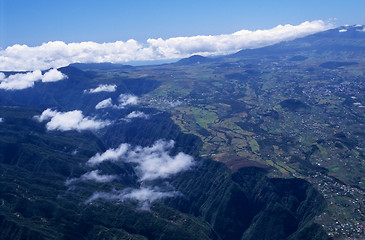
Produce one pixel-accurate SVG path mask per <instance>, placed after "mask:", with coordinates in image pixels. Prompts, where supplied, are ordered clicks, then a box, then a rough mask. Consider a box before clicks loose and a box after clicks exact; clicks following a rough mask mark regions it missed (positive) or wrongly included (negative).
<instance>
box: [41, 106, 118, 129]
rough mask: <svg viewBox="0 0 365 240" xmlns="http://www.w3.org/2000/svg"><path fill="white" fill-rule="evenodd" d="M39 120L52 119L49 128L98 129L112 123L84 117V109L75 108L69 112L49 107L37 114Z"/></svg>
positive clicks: (47, 125)
mask: <svg viewBox="0 0 365 240" xmlns="http://www.w3.org/2000/svg"><path fill="white" fill-rule="evenodd" d="M35 119H37V120H38V121H39V122H43V121H47V120H50V121H49V122H48V123H47V124H46V127H47V130H59V131H70V130H77V131H82V130H97V129H100V128H103V127H105V126H107V125H110V124H111V123H110V122H109V121H101V120H96V119H95V118H90V117H84V115H83V114H82V111H79V110H74V111H69V112H57V111H55V110H51V109H47V110H45V111H43V113H42V114H41V115H40V116H35Z"/></svg>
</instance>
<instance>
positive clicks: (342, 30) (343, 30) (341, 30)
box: [338, 29, 347, 33]
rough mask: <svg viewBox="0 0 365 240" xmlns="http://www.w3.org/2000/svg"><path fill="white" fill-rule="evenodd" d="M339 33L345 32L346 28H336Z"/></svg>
mask: <svg viewBox="0 0 365 240" xmlns="http://www.w3.org/2000/svg"><path fill="white" fill-rule="evenodd" d="M338 31H339V32H340V33H342V32H347V29H340V30H338Z"/></svg>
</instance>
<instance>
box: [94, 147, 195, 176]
mask: <svg viewBox="0 0 365 240" xmlns="http://www.w3.org/2000/svg"><path fill="white" fill-rule="evenodd" d="M173 147H174V141H172V140H171V141H164V140H158V141H156V142H155V143H154V144H153V145H152V146H149V147H140V146H137V147H135V148H132V147H131V146H130V145H129V144H127V143H122V144H121V145H119V147H118V148H116V149H108V150H107V151H105V152H104V153H101V154H100V153H97V154H96V155H94V156H93V157H92V158H90V159H89V160H88V162H87V165H89V166H95V165H98V164H100V163H102V162H104V161H112V162H116V161H124V162H130V163H136V164H137V166H136V168H135V169H136V172H137V175H138V176H139V179H140V181H145V180H154V179H161V178H168V177H170V176H172V175H175V174H177V173H179V172H181V171H185V170H188V169H190V168H191V167H192V166H193V165H194V159H193V157H192V156H190V155H188V154H185V153H183V152H179V153H178V154H177V155H176V156H170V151H171V149H172V148H173Z"/></svg>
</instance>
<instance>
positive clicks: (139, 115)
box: [125, 111, 149, 119]
mask: <svg viewBox="0 0 365 240" xmlns="http://www.w3.org/2000/svg"><path fill="white" fill-rule="evenodd" d="M125 118H126V119H133V118H144V119H148V118H149V115H148V114H145V113H144V112H141V111H133V112H131V113H129V114H128V115H127V116H126V117H125Z"/></svg>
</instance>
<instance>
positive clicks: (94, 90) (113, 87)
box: [84, 84, 117, 93]
mask: <svg viewBox="0 0 365 240" xmlns="http://www.w3.org/2000/svg"><path fill="white" fill-rule="evenodd" d="M116 90H117V85H115V84H112V85H108V84H100V85H99V86H98V87H97V88H91V89H89V90H84V93H98V92H115V91H116Z"/></svg>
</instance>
